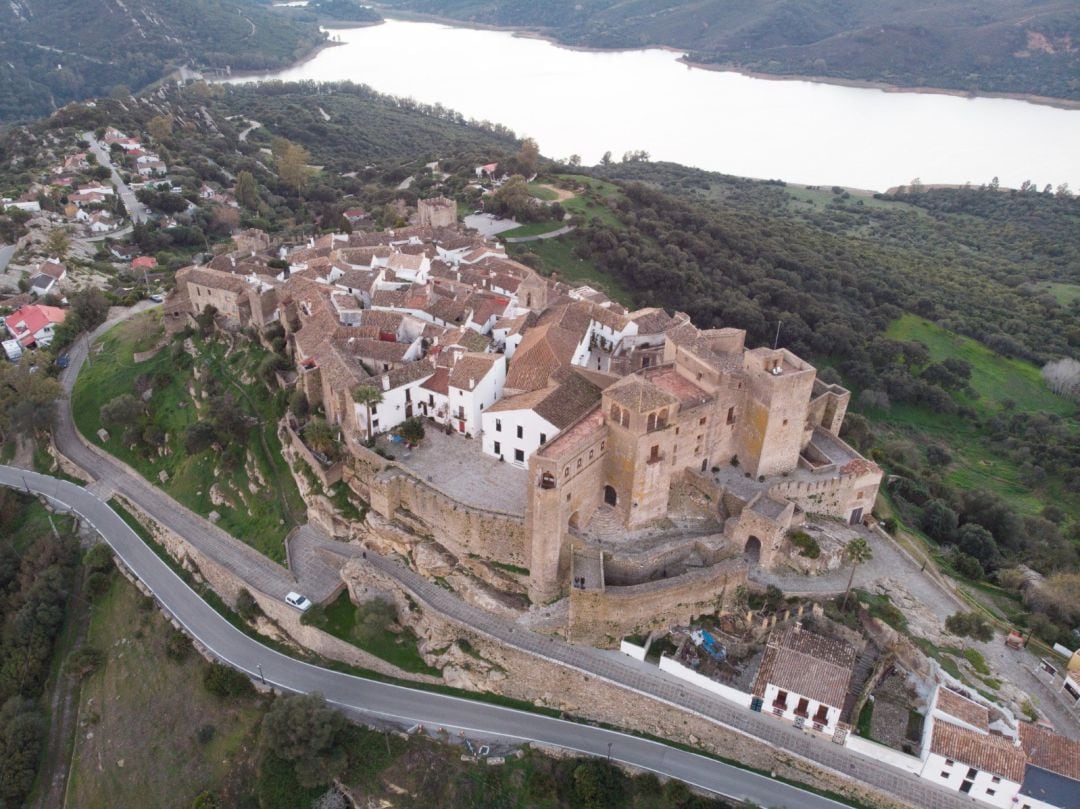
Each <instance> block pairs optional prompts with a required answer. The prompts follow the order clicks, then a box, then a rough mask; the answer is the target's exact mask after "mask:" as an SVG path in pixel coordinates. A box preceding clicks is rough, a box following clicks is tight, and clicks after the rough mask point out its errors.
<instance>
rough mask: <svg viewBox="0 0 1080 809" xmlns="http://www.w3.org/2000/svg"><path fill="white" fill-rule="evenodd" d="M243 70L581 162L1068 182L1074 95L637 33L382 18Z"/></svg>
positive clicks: (1077, 142)
mask: <svg viewBox="0 0 1080 809" xmlns="http://www.w3.org/2000/svg"><path fill="white" fill-rule="evenodd" d="M332 34H333V35H334V36H335V37H340V39H341V40H342V42H343V44H342V45H339V46H337V47H332V48H327V49H325V50H323V51H322V52H321V53H319V54H318V55H317V56H316V57H315V58H314V59H312V60H310V61H308V62H305V63H304V64H301V65H298V66H296V67H293V68H290V69H287V70H283V71H279V72H277V73H273V74H267V75H266V76H263V77H255V78H252V77H248V78H242V79H234V80H233V81H253V80H257V79H258V78H275V79H282V80H286V81H288V80H306V79H311V80H317V81H338V80H344V79H351V80H353V81H356V82H362V83H365V84H368V85H370V86H371V87H373V88H374V89H376V90H379V91H380V92H384V93H390V94H392V95H397V96H408V97H412V98H415V99H417V100H419V101H423V102H427V103H436V102H438V103H441V104H443V105H444V106H446V107H449V108H451V109H455V110H458V111H459V112H461V113H463V114H464V115H466V116H467V117H471V118H476V119H487V120H490V121H497V122H499V123H502V124H505V125H506V126H509V127H511V128H512V129H514V131H515V132H517V133H518V134H519V135H522V136H524V135H528V136H530V137H533V138H535V139H536V140H537V142H538V143H539V144H540V149H541V151H542V152H543V153H544V154H546V155H549V156H551V157H558V158H562V157H567V156H569V155H572V154H577V155H580V156H581V157H582V159H583V161H584V162H585V163H586V164H593V163H596V162H597V161H599V159H600V157H601V155H602V154H603V153H604V152H606V151H609V150H610V151H611V153H612V154H613V155H614V156H615V158H616V159H618V158H619V157H621V156H622V154H623V153H624V152H626V151H629V150H637V149H644V150H645V151H647V152H649V154H650V155H651V156H652V159H653V160H671V161H675V162H677V163H683V164H686V165H690V166H697V167H700V168H704V169H710V170H714V171H721V172H725V173H728V174H735V175H740V176H746V177H760V178H778V179H783V180H787V181H790V182H796V183H811V184H826V185H833V184H836V185H844V186H849V187H853V188H866V189H873V190H884V189H886V188H888V187H891V186H894V185H901V184H904V183H907V182H909V181H910V180H911V179H912V178H915V177H918V178H919V179H921V180H922V182H923V183H964V182H971V183H973V184H980V183H986V182H989V181H990V179H991V178H992V177H994V176H995V175H996V176H997V177H998V178H999V179H1000V181H1001V184H1002V185H1004V186H1011V187H1019V186H1020V184H1021V183H1022V182H1024V181H1025V180H1032V181H1033V182H1035V183H1036V184H1037V185H1038V186H1039V188H1040V189H1041V188H1042V187H1043V186H1044V185H1046V184H1047V183H1051V184H1053V185H1054V186H1057V185H1058V184H1059V183H1062V182H1068V183H1069V185H1070V187H1071V188H1072V189H1073V190H1074V191H1080V110H1062V109H1056V108H1054V107H1049V106H1044V105H1039V104H1031V103H1028V102H1025V101H1017V100H1012V99H997V98H960V97H957V96H949V95H941V94H931V93H926V94H922V93H891V92H884V91H882V90H876V89H864V88H853V87H841V86H838V85H831V84H821V83H815V82H808V81H772V80H768V79H756V78H750V77H747V76H743V75H741V74H738V73H731V72H718V71H712V70H703V69H697V68H690V67H687V66H686V65H684V64H682V63H680V62H679V61H677V59H678V54H677V53H674V52H671V51H666V50H661V49H648V50H636V51H620V52H611V51H605V52H589V51H578V50H569V49H566V48H560V47H558V46H556V45H553V44H551V43H549V42H546V41H544V40H538V39H530V38H522V37H517V36H514V35H513V34H511V33H508V32H504V31H483V30H473V29H468V28H455V27H449V26H444V25H437V24H432V23H417V22H401V21H394V20H391V21H387V22H386V23H385V24H383V25H378V26H372V27H367V28H357V29H346V30H340V29H338V30H334V31H333V32H332Z"/></svg>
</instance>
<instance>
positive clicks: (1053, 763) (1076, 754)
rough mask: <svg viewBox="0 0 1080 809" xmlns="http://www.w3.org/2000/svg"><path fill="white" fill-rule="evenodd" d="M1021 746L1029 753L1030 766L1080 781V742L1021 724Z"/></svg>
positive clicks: (1033, 726) (1027, 724)
mask: <svg viewBox="0 0 1080 809" xmlns="http://www.w3.org/2000/svg"><path fill="white" fill-rule="evenodd" d="M1020 746H1021V747H1022V748H1023V749H1024V752H1025V753H1027V759H1028V763H1029V764H1031V765H1033V766H1035V767H1040V768H1042V769H1044V770H1049V771H1050V772H1056V773H1057V774H1058V775H1064V776H1065V777H1066V778H1072V779H1073V780H1075V781H1080V741H1075V740H1073V739H1069V738H1067V737H1065V736H1062V735H1060V734H1057V733H1054V732H1053V731H1052V730H1047V729H1046V728H1041V727H1039V726H1038V725H1033V724H1031V723H1030V722H1021V723H1020ZM1077 789H1078V790H1080V786H1077Z"/></svg>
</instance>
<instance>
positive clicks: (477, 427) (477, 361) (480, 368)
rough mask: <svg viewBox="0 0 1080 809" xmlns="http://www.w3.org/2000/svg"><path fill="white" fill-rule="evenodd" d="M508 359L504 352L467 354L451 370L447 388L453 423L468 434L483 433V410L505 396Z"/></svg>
mask: <svg viewBox="0 0 1080 809" xmlns="http://www.w3.org/2000/svg"><path fill="white" fill-rule="evenodd" d="M505 382H506V358H505V357H503V356H502V355H501V354H486V353H472V352H470V353H466V354H463V355H461V356H460V357H459V358H458V360H457V362H455V363H454V366H453V368H452V369H451V370H450V376H449V380H448V390H447V404H448V406H449V416H450V422H451V424H453V427H454V429H455V430H457V431H458V432H459V433H463V434H465V435H470V436H475V435H479V434H480V431H481V429H482V423H481V413H483V412H484V410H485V409H487V408H490V407H492V406H493V405H494V404H495V403H496V402H498V401H499V399H500V398H501V397H502V390H503V384H504V383H505Z"/></svg>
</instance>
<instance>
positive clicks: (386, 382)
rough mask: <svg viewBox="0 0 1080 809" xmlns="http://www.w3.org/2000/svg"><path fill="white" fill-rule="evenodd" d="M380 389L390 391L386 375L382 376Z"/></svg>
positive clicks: (388, 379)
mask: <svg viewBox="0 0 1080 809" xmlns="http://www.w3.org/2000/svg"><path fill="white" fill-rule="evenodd" d="M382 389H383V390H390V377H389V376H388V375H387V374H383V375H382Z"/></svg>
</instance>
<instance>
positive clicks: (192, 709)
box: [68, 576, 262, 809]
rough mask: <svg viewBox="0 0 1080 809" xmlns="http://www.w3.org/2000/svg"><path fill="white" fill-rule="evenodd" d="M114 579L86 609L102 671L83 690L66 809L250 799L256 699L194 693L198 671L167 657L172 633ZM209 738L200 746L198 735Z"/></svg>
mask: <svg viewBox="0 0 1080 809" xmlns="http://www.w3.org/2000/svg"><path fill="white" fill-rule="evenodd" d="M141 600H142V596H141V595H140V594H139V593H138V592H137V591H136V590H135V588H134V587H133V586H131V585H130V584H129V583H128V582H127V581H125V580H123V579H122V578H121V577H119V576H116V577H114V581H113V584H112V587H111V588H110V590H109V591H108V593H107V594H106V595H104V596H102V597H101V598H100V599H98V600H97V601H96V602H95V603H94V605H93V607H92V610H93V615H92V618H91V623H90V632H89V636H88V643H89V645H91V646H94V647H96V648H98V649H101V650H102V651H103V652H105V654H106V657H107V661H106V663H105V664H104V665H103V667H102V668H101V670H99V671H98V672H96V673H95V674H93V675H92V676H91V677H90V678H89V679H88V680H87V682H86V683H85V684H84V686H83V689H82V693H81V704H80V716H79V719H80V724H81V731H80V733H79V734H78V737H77V742H76V748H75V752H74V756H73V757H72V772H71V783H70V786H69V794H68V805H70V806H79V807H84V809H94V808H95V807H102V809H105V807H114V806H155V807H163V809H164V807H177V809H187V807H190V806H191V802H192V800H193V799H194V798H195V796H196V795H198V794H199V793H200V792H201V791H203V790H208V789H212V790H215V791H222V790H225V791H226V792H227V793H229V794H231V795H232V799H233V802H230V803H225V804H222V805H236V804H235V801H236V800H237V799H239V798H240V796H242V795H243V794H246V792H247V791H248V788H247V785H246V784H245V777H244V776H245V773H246V772H249V768H250V762H249V763H248V764H247V765H246V766H245V765H244V763H243V759H244V758H245V757H247V758H250V757H251V755H252V751H253V750H254V744H255V734H256V732H257V728H258V723H259V720H260V718H261V716H262V707H261V704H260V702H259V700H258V699H255V698H251V699H247V700H242V701H232V700H230V701H222V700H219V699H217V698H216V697H213V696H211V695H210V694H208V693H207V692H206V691H205V690H204V689H203V688H202V685H201V684H200V678H201V670H202V667H203V666H204V665H205V664H204V663H203V661H202V658H200V657H198V656H197V655H196V654H195V653H194V652H193V651H192V652H191V653H190V654H189V655H188V657H187V659H186V660H185V661H184V662H182V663H177V662H174V661H173V660H171V659H170V658H169V657H168V656H166V654H165V646H164V637H165V635H166V633H167V632H169V631H172V630H171V628H170V627H169V626H168V624H167V623H166V622H165V620H164V619H163V618H162V617H161V616H160V615H159V614H158V613H157V611H156V610H155V611H151V610H146V609H143V608H142V605H141V604H140V601H141ZM207 724H210V725H213V726H214V727H215V729H216V732H215V734H214V737H213V739H212V740H211V741H210V742H209V743H208V744H205V745H202V744H200V743H199V742H198V740H197V739H196V737H195V734H196V732H197V731H198V729H199V728H200V727H202V726H203V725H207Z"/></svg>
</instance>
